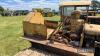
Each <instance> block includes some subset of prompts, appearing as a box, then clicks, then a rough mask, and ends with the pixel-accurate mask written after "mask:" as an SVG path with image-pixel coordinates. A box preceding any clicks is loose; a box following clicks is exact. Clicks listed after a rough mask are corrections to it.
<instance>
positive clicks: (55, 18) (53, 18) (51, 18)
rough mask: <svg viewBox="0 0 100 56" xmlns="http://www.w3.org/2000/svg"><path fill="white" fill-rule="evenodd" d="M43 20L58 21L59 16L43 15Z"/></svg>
mask: <svg viewBox="0 0 100 56" xmlns="http://www.w3.org/2000/svg"><path fill="white" fill-rule="evenodd" d="M45 20H50V21H60V16H53V17H45Z"/></svg>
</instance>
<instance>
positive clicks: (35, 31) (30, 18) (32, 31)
mask: <svg viewBox="0 0 100 56" xmlns="http://www.w3.org/2000/svg"><path fill="white" fill-rule="evenodd" d="M23 30H24V33H25V34H26V35H28V36H34V35H41V36H45V37H44V38H45V39H46V36H47V28H46V26H45V25H44V18H43V16H42V14H41V13H39V12H30V13H29V14H28V15H27V16H26V17H25V19H24V21H23Z"/></svg>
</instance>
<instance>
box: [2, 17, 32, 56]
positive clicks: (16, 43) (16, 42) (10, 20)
mask: <svg viewBox="0 0 100 56" xmlns="http://www.w3.org/2000/svg"><path fill="white" fill-rule="evenodd" d="M23 18H24V16H13V17H0V56H13V55H14V54H16V53H17V52H19V51H20V50H23V49H25V48H27V47H29V46H30V44H29V42H28V41H26V40H23V39H22V35H23V33H22V20H23Z"/></svg>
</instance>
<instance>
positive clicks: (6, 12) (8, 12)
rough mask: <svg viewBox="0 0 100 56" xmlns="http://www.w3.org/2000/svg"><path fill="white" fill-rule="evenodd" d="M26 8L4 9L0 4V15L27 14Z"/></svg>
mask: <svg viewBox="0 0 100 56" xmlns="http://www.w3.org/2000/svg"><path fill="white" fill-rule="evenodd" d="M28 13H29V11H28V10H9V9H4V8H3V7H2V6H0V15H1V16H21V15H26V14H28Z"/></svg>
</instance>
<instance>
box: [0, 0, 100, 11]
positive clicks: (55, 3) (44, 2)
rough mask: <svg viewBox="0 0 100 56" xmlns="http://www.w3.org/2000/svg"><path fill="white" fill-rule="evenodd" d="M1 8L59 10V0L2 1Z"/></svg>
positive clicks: (0, 1) (0, 0)
mask: <svg viewBox="0 0 100 56" xmlns="http://www.w3.org/2000/svg"><path fill="white" fill-rule="evenodd" d="M99 1H100V0H99ZM0 6H3V7H4V8H9V9H11V10H32V8H52V9H55V10H58V8H59V0H0Z"/></svg>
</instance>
